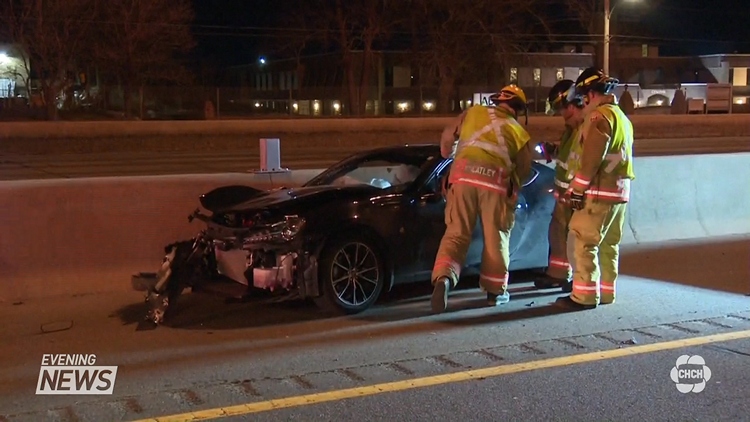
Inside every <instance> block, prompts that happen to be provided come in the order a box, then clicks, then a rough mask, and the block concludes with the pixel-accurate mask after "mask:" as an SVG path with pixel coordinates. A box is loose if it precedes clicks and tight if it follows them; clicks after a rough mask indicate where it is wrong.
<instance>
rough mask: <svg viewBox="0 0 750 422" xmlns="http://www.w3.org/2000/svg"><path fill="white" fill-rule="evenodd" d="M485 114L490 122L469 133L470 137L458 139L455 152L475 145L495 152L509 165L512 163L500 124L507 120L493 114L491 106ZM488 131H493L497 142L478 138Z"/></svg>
mask: <svg viewBox="0 0 750 422" xmlns="http://www.w3.org/2000/svg"><path fill="white" fill-rule="evenodd" d="M487 114H488V115H489V117H490V124H488V125H486V126H485V127H483V128H481V129H479V130H478V131H476V132H474V133H473V134H472V135H471V138H469V139H467V140H465V141H460V140H459V142H458V148H457V149H456V154H458V152H459V151H461V150H462V149H463V148H465V147H475V148H479V149H483V150H485V151H488V152H492V153H494V154H497V155H498V156H500V158H501V159H502V160H503V162H504V164H505V165H506V166H511V164H512V163H511V161H510V155H509V154H508V146H507V145H506V144H505V137H504V136H503V133H502V126H503V124H504V123H505V122H507V121H508V120H507V119H498V118H497V116H495V111H494V109H492V108H488V109H487ZM489 132H494V133H495V139H496V140H497V142H489V141H485V140H483V139H479V138H481V137H482V135H485V134H487V133H489Z"/></svg>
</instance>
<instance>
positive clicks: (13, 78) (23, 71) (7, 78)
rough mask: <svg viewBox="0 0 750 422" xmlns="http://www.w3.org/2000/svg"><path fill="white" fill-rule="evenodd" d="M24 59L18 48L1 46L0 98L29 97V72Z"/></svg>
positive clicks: (6, 45)
mask: <svg viewBox="0 0 750 422" xmlns="http://www.w3.org/2000/svg"><path fill="white" fill-rule="evenodd" d="M24 57H25V55H24V54H23V53H22V50H20V49H19V47H18V46H16V45H13V44H0V98H16V97H27V93H26V90H27V89H26V85H27V81H28V80H29V72H28V66H27V63H26V62H25V58H24Z"/></svg>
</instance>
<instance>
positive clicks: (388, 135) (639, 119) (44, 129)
mask: <svg viewBox="0 0 750 422" xmlns="http://www.w3.org/2000/svg"><path fill="white" fill-rule="evenodd" d="M449 119H450V118H448V117H424V118H409V117H404V118H366V119H330V118H320V119H270V120H224V121H222V120H218V121H217V120H213V121H145V122H121V121H115V122H109V121H107V122H9V123H0V153H6V154H63V153H93V152H116V151H206V152H208V151H216V150H247V151H249V152H251V153H252V152H255V151H257V150H258V139H260V138H280V139H281V140H282V145H283V149H284V150H290V149H291V150H300V149H305V148H308V149H321V148H329V147H337V148H341V147H351V146H358V147H377V146H384V145H394V144H404V143H422V142H435V141H437V140H438V139H439V136H440V133H441V132H442V129H443V127H444V126H445V124H446V123H447V122H448V121H449ZM632 120H633V124H634V126H635V136H636V138H637V139H665V138H696V137H742V136H749V137H750V116H748V115H724V114H721V115H674V116H673V115H662V116H638V115H636V116H632ZM528 130H529V132H530V133H531V135H532V137H533V138H534V140H535V141H543V140H549V139H552V138H556V137H558V136H559V135H560V130H561V121H560V118H559V117H554V116H532V117H530V118H529V126H528Z"/></svg>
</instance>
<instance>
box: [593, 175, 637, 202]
mask: <svg viewBox="0 0 750 422" xmlns="http://www.w3.org/2000/svg"><path fill="white" fill-rule="evenodd" d="M617 183H618V185H620V186H619V189H616V190H607V189H588V190H586V194H587V195H591V196H599V197H604V198H612V199H624V200H628V199H630V179H620V180H618V181H617Z"/></svg>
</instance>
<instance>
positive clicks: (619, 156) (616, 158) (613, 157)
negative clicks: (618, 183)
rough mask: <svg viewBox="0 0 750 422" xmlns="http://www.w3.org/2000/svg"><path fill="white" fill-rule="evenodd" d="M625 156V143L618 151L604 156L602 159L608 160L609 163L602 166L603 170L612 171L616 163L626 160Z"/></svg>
mask: <svg viewBox="0 0 750 422" xmlns="http://www.w3.org/2000/svg"><path fill="white" fill-rule="evenodd" d="M627 158H628V156H627V153H626V151H625V144H623V145H622V148H620V151H619V152H616V153H612V154H607V155H605V156H604V159H605V160H607V161H609V164H608V165H607V167H605V168H604V171H606V172H607V173H612V171H613V170H614V169H615V167H617V165H618V164H620V163H622V162H623V161H625V160H627Z"/></svg>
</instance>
